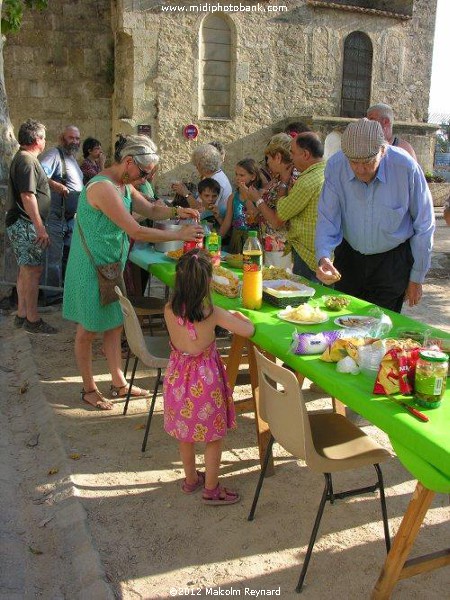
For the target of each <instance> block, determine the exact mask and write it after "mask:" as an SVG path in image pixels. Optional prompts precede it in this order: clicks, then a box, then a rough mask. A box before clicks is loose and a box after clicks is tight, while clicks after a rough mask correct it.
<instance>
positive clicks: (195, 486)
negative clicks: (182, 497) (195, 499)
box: [181, 471, 205, 494]
mask: <svg viewBox="0 0 450 600" xmlns="http://www.w3.org/2000/svg"><path fill="white" fill-rule="evenodd" d="M196 473H197V476H198V479H197V483H188V482H187V481H186V479H185V480H184V481H183V483H182V485H181V491H182V492H184V493H185V494H195V492H198V490H199V489H200V488H202V487H203V486H204V485H205V474H204V473H202V472H201V471H196Z"/></svg>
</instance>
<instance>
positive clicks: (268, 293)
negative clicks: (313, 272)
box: [263, 279, 316, 308]
mask: <svg viewBox="0 0 450 600" xmlns="http://www.w3.org/2000/svg"><path fill="white" fill-rule="evenodd" d="M315 293H316V290H315V289H314V288H311V287H308V286H307V285H304V284H303V283H299V282H298V281H293V280H290V279H274V280H269V281H263V299H264V300H265V301H266V302H269V304H273V305H274V306H279V307H281V308H285V307H286V306H288V305H292V303H301V302H307V301H308V300H309V299H310V298H312V297H313V296H314V294H315Z"/></svg>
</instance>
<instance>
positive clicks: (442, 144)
mask: <svg viewBox="0 0 450 600" xmlns="http://www.w3.org/2000/svg"><path fill="white" fill-rule="evenodd" d="M436 150H437V151H438V152H450V120H449V121H447V122H445V121H444V122H442V123H441V127H440V129H439V131H438V132H437V134H436Z"/></svg>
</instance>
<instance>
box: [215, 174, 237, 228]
mask: <svg viewBox="0 0 450 600" xmlns="http://www.w3.org/2000/svg"><path fill="white" fill-rule="evenodd" d="M211 178H212V179H215V180H216V181H217V183H218V184H219V185H220V194H219V197H218V198H217V202H216V206H217V208H218V209H219V214H220V216H221V217H224V216H225V213H226V212H227V200H228V198H229V197H230V194H231V193H232V192H233V190H232V189H231V183H230V180H229V179H228V177H227V176H226V175H225V173H224V172H223V171H222V169H221V170H220V171H217V173H214V175H211Z"/></svg>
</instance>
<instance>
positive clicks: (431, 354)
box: [419, 350, 448, 362]
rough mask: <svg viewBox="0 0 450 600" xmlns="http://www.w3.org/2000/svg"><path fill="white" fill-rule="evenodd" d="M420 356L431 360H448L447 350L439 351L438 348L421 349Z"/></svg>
mask: <svg viewBox="0 0 450 600" xmlns="http://www.w3.org/2000/svg"><path fill="white" fill-rule="evenodd" d="M419 356H420V358H423V359H424V360H429V361H430V362H445V361H447V360H448V356H447V354H445V352H438V351H437V350H421V351H420V352H419Z"/></svg>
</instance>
